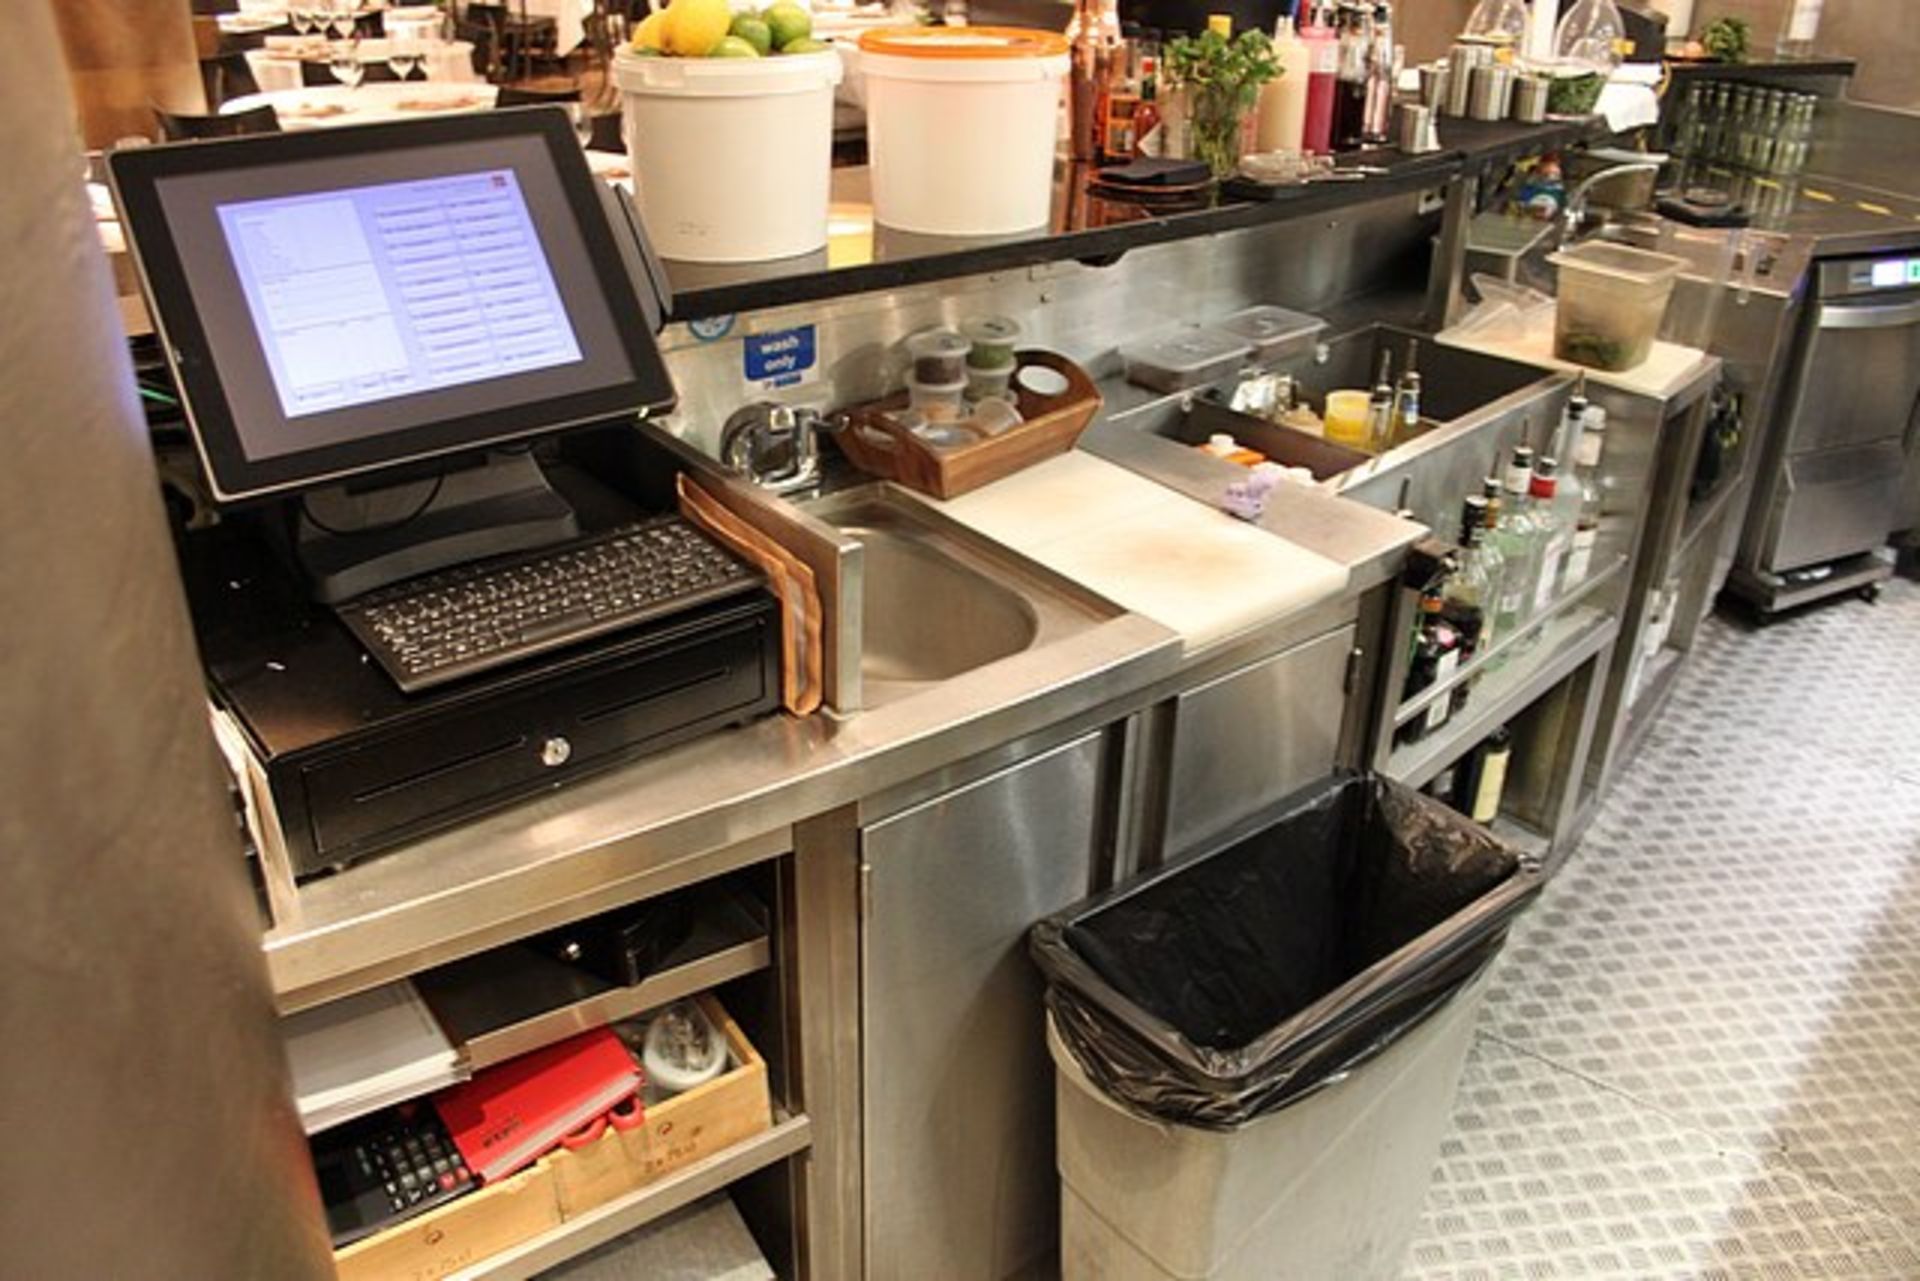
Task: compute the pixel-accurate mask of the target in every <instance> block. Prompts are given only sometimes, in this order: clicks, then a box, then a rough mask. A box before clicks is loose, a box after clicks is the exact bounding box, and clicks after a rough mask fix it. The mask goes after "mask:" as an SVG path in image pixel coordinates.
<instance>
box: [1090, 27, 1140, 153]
mask: <svg viewBox="0 0 1920 1281" xmlns="http://www.w3.org/2000/svg"><path fill="white" fill-rule="evenodd" d="M1116 66H1117V68H1118V69H1117V70H1116V71H1115V72H1114V76H1113V83H1112V85H1111V87H1110V88H1109V89H1108V91H1107V97H1106V101H1105V102H1104V103H1103V104H1102V105H1101V111H1100V130H1099V137H1100V158H1101V160H1103V161H1107V162H1111V163H1114V164H1125V163H1127V162H1128V161H1129V160H1132V159H1133V157H1134V153H1135V152H1136V151H1138V150H1139V148H1140V89H1139V81H1138V80H1136V79H1135V78H1134V69H1133V68H1134V45H1133V42H1132V41H1131V40H1129V41H1127V42H1126V43H1124V44H1123V45H1122V46H1121V54H1120V57H1119V59H1118V60H1117V62H1116Z"/></svg>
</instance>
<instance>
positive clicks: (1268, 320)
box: [1213, 304, 1327, 360]
mask: <svg viewBox="0 0 1920 1281" xmlns="http://www.w3.org/2000/svg"><path fill="white" fill-rule="evenodd" d="M1213 327H1214V328H1215V329H1218V330H1220V331H1221V332H1222V333H1227V334H1232V335H1233V336H1234V337H1235V338H1239V339H1243V340H1244V341H1245V342H1247V343H1248V344H1249V345H1250V346H1251V347H1252V348H1253V358H1254V359H1255V360H1275V359H1278V358H1280V357H1282V356H1285V355H1288V354H1290V353H1292V352H1294V351H1298V350H1301V349H1303V348H1306V347H1308V346H1310V345H1311V344H1312V343H1313V341H1314V339H1316V338H1318V337H1319V336H1320V335H1321V334H1322V333H1324V332H1325V331H1326V328H1327V322H1326V321H1324V320H1322V319H1320V318H1319V317H1318V316H1309V315H1308V314H1307V313H1306V312H1304V311H1288V310H1287V309H1286V308H1285V307H1271V306H1266V305H1264V304H1263V305H1261V306H1258V307H1248V308H1247V309H1246V310H1245V311H1236V312H1234V313H1233V314H1232V315H1231V316H1228V317H1226V318H1225V319H1223V320H1221V321H1219V322H1217V323H1216V324H1215V325H1214V326H1213Z"/></svg>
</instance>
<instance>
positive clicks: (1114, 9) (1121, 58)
mask: <svg viewBox="0 0 1920 1281" xmlns="http://www.w3.org/2000/svg"><path fill="white" fill-rule="evenodd" d="M1067 59H1068V61H1067V68H1068V72H1067V104H1068V108H1069V120H1068V125H1069V128H1068V142H1069V145H1070V146H1071V148H1072V151H1071V154H1072V157H1073V159H1075V160H1083V161H1089V162H1091V161H1097V160H1099V159H1100V155H1101V139H1100V124H1101V120H1102V118H1103V117H1104V115H1105V109H1106V101H1107V96H1108V95H1109V94H1110V93H1112V92H1113V81H1114V78H1115V76H1116V75H1118V74H1119V73H1120V70H1121V68H1122V67H1124V66H1125V64H1126V48H1125V42H1124V40H1123V39H1122V38H1121V35H1120V6H1119V0H1076V3H1075V4H1074V8H1073V20H1072V21H1071V22H1069V23H1068V24H1067Z"/></svg>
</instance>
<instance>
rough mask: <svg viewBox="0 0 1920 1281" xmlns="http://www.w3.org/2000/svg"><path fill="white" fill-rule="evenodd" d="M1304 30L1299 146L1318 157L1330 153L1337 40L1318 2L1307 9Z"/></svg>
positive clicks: (1325, 12) (1337, 73)
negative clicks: (1304, 116) (1304, 79)
mask: <svg viewBox="0 0 1920 1281" xmlns="http://www.w3.org/2000/svg"><path fill="white" fill-rule="evenodd" d="M1311 14H1312V16H1311V18H1310V19H1309V21H1308V24H1307V29H1306V30H1305V31H1302V32H1301V33H1300V38H1301V39H1302V40H1304V41H1306V44H1307V119H1306V131H1305V134H1304V136H1303V138H1302V142H1301V145H1302V147H1303V148H1304V149H1305V150H1307V151H1311V152H1315V153H1317V154H1320V155H1325V154H1326V153H1328V152H1330V151H1332V150H1333V100H1334V89H1335V86H1336V82H1337V80H1338V77H1339V70H1340V40H1339V37H1338V36H1336V35H1335V34H1334V31H1333V28H1332V27H1330V26H1328V25H1327V10H1326V5H1325V4H1324V3H1320V2H1319V0H1316V2H1315V3H1314V4H1313V6H1312V8H1311Z"/></svg>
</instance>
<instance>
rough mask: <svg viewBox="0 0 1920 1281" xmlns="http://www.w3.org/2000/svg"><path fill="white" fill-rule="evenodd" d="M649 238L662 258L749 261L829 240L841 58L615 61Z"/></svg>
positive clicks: (626, 57) (631, 57)
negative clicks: (836, 93)
mask: <svg viewBox="0 0 1920 1281" xmlns="http://www.w3.org/2000/svg"><path fill="white" fill-rule="evenodd" d="M613 79H614V83H615V84H617V85H619V86H620V89H621V91H622V93H623V94H624V95H625V99H626V101H625V107H624V111H625V114H626V122H625V128H626V132H627V153H628V156H629V157H630V158H631V160H632V161H633V180H634V195H635V198H636V200H637V202H638V204H639V206H640V215H641V217H642V218H644V219H645V220H646V224H647V236H648V238H649V239H650V240H652V241H653V247H654V249H655V250H656V251H657V252H658V253H659V254H660V255H661V256H662V257H664V258H678V259H681V260H683V261H686V262H759V261H761V260H763V259H767V258H791V257H794V256H796V255H798V254H806V253H813V252H815V251H816V250H819V249H822V248H824V247H825V246H826V243H827V200H828V194H829V188H830V185H831V180H832V173H833V90H834V86H835V85H837V84H839V83H840V56H839V55H838V54H836V53H833V52H832V51H830V50H829V51H824V52H821V53H800V54H780V55H776V56H773V57H769V58H666V57H640V56H638V55H636V54H634V53H632V52H631V51H627V50H623V51H621V53H620V54H619V55H618V56H617V57H616V58H615V59H614V62H613Z"/></svg>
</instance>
